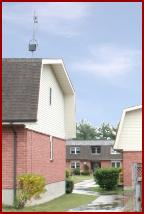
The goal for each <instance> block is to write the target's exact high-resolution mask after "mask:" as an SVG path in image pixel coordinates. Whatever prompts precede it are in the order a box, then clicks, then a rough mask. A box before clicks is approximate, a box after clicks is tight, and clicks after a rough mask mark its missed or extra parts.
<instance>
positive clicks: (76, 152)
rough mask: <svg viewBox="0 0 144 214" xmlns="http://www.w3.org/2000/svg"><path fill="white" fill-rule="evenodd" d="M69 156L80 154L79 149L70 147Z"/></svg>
mask: <svg viewBox="0 0 144 214" xmlns="http://www.w3.org/2000/svg"><path fill="white" fill-rule="evenodd" d="M70 154H80V147H70Z"/></svg>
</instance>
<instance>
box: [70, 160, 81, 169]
mask: <svg viewBox="0 0 144 214" xmlns="http://www.w3.org/2000/svg"><path fill="white" fill-rule="evenodd" d="M76 168H80V163H79V162H76V161H74V162H71V169H76Z"/></svg>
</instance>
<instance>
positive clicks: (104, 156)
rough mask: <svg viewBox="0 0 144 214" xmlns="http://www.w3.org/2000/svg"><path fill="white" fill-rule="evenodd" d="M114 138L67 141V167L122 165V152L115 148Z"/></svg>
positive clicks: (92, 168)
mask: <svg viewBox="0 0 144 214" xmlns="http://www.w3.org/2000/svg"><path fill="white" fill-rule="evenodd" d="M113 145H114V141H112V140H95V141H92V140H90V141H88V140H83V141H82V140H68V141H66V167H67V169H74V168H80V169H81V170H83V166H84V164H87V165H88V166H89V169H90V170H94V169H95V168H97V167H101V168H107V167H122V154H120V153H118V152H116V151H114V150H113Z"/></svg>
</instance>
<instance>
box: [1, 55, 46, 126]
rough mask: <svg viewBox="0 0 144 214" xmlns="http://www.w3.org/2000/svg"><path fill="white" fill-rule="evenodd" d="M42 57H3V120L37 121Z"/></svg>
mask: <svg viewBox="0 0 144 214" xmlns="http://www.w3.org/2000/svg"><path fill="white" fill-rule="evenodd" d="M41 64H42V59H20V58H19V59H3V63H2V121H3V122H22V121H23V122H27V121H36V119H37V108H38V95H39V84H40V73H41Z"/></svg>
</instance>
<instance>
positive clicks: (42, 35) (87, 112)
mask: <svg viewBox="0 0 144 214" xmlns="http://www.w3.org/2000/svg"><path fill="white" fill-rule="evenodd" d="M141 8H142V4H141V3H132V2H131V3H120V2H119V3H118V2H117V3H116V2H115V3H114V2H109V3H104V2H102V3H99V2H95V3H92V2H87V3H85V2H79V3H78V2H75V3H74V2H69V3H68V2H67V3H56V2H55V3H49V2H47V3H40V2H39V3H34V2H32V3H29V2H27V3H20V2H19V3H18V2H15V3H3V15H2V17H3V29H2V36H3V41H2V42H3V57H12V58H13V57H15V58H16V57H22V58H24V57H31V53H29V52H28V44H29V41H30V40H31V39H32V29H33V12H34V11H36V14H37V15H38V25H37V27H36V39H37V41H38V50H37V52H36V53H35V55H34V57H40V58H62V59H63V61H64V64H65V67H66V69H67V72H68V74H69V76H70V79H71V81H72V83H73V86H74V88H75V91H76V120H77V122H80V121H81V120H82V119H85V120H87V121H89V122H90V123H91V124H92V125H93V126H100V124H102V123H103V122H105V123H110V124H112V125H114V126H115V125H116V124H117V123H118V122H119V121H120V118H121V114H122V110H123V109H124V108H127V107H131V106H135V105H140V104H141V103H142V101H141V100H142V98H141V96H142V78H141V75H142V68H141V67H142V65H141V64H142V60H141V50H142V20H141V17H142V10H141Z"/></svg>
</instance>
